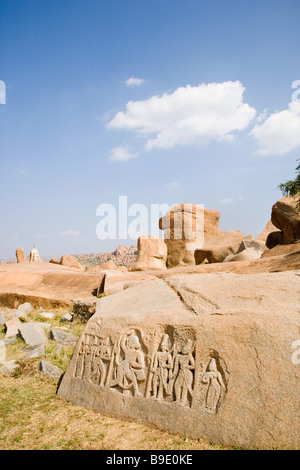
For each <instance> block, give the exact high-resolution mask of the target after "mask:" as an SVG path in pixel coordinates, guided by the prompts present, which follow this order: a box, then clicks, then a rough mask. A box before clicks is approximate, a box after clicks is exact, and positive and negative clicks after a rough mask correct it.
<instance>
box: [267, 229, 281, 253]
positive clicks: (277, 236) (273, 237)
mask: <svg viewBox="0 0 300 470" xmlns="http://www.w3.org/2000/svg"><path fill="white" fill-rule="evenodd" d="M277 245H283V232H282V231H281V230H277V231H276V232H270V233H269V235H268V236H267V240H266V247H267V248H269V249H270V250H271V249H272V248H274V247H275V246H277Z"/></svg>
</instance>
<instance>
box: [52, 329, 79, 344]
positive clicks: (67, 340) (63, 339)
mask: <svg viewBox="0 0 300 470" xmlns="http://www.w3.org/2000/svg"><path fill="white" fill-rule="evenodd" d="M50 338H51V339H52V340H54V341H56V342H57V343H60V344H71V345H74V344H75V343H76V342H77V341H78V338H77V336H75V335H73V334H72V333H69V332H68V331H64V330H63V329H62V328H52V330H51V331H50Z"/></svg>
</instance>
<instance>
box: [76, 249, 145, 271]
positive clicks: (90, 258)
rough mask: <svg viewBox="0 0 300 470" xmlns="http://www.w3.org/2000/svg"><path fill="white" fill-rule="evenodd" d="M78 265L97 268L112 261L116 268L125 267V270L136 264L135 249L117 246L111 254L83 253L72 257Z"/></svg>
mask: <svg viewBox="0 0 300 470" xmlns="http://www.w3.org/2000/svg"><path fill="white" fill-rule="evenodd" d="M73 256H74V258H76V259H77V260H78V261H79V263H81V264H83V265H84V266H86V267H89V268H90V267H93V266H98V265H100V264H102V263H106V262H107V261H113V262H114V263H116V265H117V266H126V267H127V268H128V267H129V266H131V265H133V264H134V263H135V262H136V258H137V247H136V246H134V245H132V246H130V247H127V246H124V245H119V246H118V247H117V248H116V249H115V250H114V251H112V252H111V253H84V254H79V255H78V254H77V255H73Z"/></svg>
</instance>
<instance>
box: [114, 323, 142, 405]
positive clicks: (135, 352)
mask: <svg viewBox="0 0 300 470" xmlns="http://www.w3.org/2000/svg"><path fill="white" fill-rule="evenodd" d="M140 336H141V334H140V332H138V331H137V330H136V329H131V330H129V331H127V332H126V333H123V334H122V335H121V336H120V338H119V340H118V342H117V344H116V348H115V350H114V358H113V360H114V370H113V377H112V381H111V382H110V383H109V386H110V388H114V387H116V386H118V387H119V388H120V389H121V390H123V393H124V392H125V391H131V392H132V394H133V395H134V396H135V397H141V396H143V393H141V391H140V389H139V387H140V383H141V382H144V381H145V380H146V364H145V353H144V351H143V349H142V344H141V343H142V341H141V339H140Z"/></svg>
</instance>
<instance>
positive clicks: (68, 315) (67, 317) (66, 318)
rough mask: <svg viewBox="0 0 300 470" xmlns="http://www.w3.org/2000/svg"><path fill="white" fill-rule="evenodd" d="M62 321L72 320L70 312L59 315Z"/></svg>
mask: <svg viewBox="0 0 300 470" xmlns="http://www.w3.org/2000/svg"><path fill="white" fill-rule="evenodd" d="M60 321H62V322H71V321H73V315H72V314H71V313H66V314H65V315H64V316H63V317H61V320H60Z"/></svg>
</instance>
